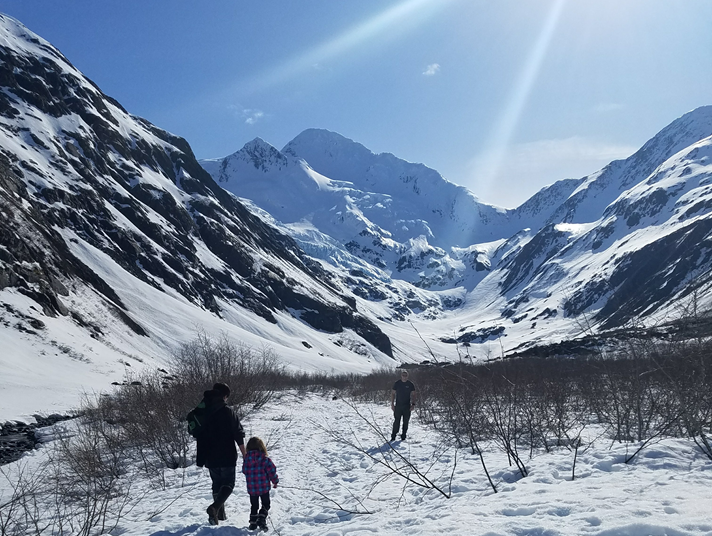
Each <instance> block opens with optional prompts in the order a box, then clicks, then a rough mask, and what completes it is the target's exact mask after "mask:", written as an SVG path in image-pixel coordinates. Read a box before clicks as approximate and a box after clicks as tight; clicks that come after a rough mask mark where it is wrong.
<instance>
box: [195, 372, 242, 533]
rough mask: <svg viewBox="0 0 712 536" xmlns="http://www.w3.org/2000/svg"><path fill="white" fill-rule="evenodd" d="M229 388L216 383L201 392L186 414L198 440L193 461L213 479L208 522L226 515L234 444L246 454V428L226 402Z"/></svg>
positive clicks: (214, 522) (232, 482)
mask: <svg viewBox="0 0 712 536" xmlns="http://www.w3.org/2000/svg"><path fill="white" fill-rule="evenodd" d="M229 396H230V388H229V387H228V386H227V385H226V384H224V383H216V384H215V385H213V388H212V389H210V390H208V391H205V393H203V400H202V401H201V402H200V404H199V405H198V407H196V408H195V409H194V410H193V411H191V412H190V413H189V414H188V419H187V420H188V431H189V432H190V434H191V435H192V436H193V437H195V438H196V439H197V440H198V453H197V456H196V460H195V463H196V465H197V466H198V467H207V468H208V469H209V471H210V479H211V481H212V491H213V502H212V504H211V505H210V506H208V509H207V513H208V522H209V523H210V524H211V525H217V524H218V522H219V521H222V520H225V519H227V517H226V516H225V501H226V500H227V498H228V497H229V496H230V494H231V493H232V490H233V489H234V488H235V467H236V466H237V448H235V444H237V447H239V449H240V452H241V453H242V456H243V457H244V456H245V452H246V451H245V431H244V430H243V428H242V424H240V419H239V418H238V417H237V415H236V414H235V412H234V411H233V409H232V408H230V407H229V406H228V405H227V399H228V397H229Z"/></svg>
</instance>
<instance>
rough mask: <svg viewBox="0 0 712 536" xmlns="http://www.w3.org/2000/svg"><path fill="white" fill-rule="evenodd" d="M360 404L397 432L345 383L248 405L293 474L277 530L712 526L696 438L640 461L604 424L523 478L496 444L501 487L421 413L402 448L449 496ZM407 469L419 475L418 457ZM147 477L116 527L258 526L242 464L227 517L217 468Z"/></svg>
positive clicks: (679, 532)
mask: <svg viewBox="0 0 712 536" xmlns="http://www.w3.org/2000/svg"><path fill="white" fill-rule="evenodd" d="M356 410H358V414H361V415H363V416H364V417H367V418H368V419H369V420H372V421H373V422H374V423H375V424H376V427H377V429H379V430H382V431H383V433H384V434H388V433H389V431H390V426H391V422H392V418H391V413H390V408H389V406H388V403H387V402H386V401H385V400H384V402H383V403H382V404H380V405H375V404H357V405H356V406H355V407H351V405H350V403H349V402H348V401H345V400H343V399H332V394H331V393H329V394H323V395H322V394H314V393H302V394H298V393H289V394H286V395H285V396H283V397H282V398H280V399H279V400H278V401H275V402H274V403H272V404H271V405H270V406H269V407H267V408H264V409H262V410H260V411H259V412H257V413H255V414H253V415H251V416H250V417H249V418H247V419H245V421H244V423H243V424H244V426H245V431H246V433H247V436H248V437H250V436H252V435H257V436H258V437H261V438H262V439H263V440H265V442H266V443H267V446H268V449H269V454H270V456H271V458H272V459H273V461H274V462H275V464H276V466H277V471H278V473H279V477H280V484H279V487H278V488H277V489H276V490H273V491H272V509H271V511H270V515H269V518H268V525H269V532H268V533H267V534H270V535H275V536H286V535H300V536H346V535H348V536H359V535H371V536H372V535H374V534H383V535H397V534H408V535H409V536H421V535H423V536H431V535H432V534H442V533H446V534H448V535H455V536H458V535H462V536H473V535H476V536H524V535H538V536H571V535H593V536H648V535H655V536H712V516H711V515H710V507H711V506H712V462H710V461H709V460H707V459H706V458H704V457H703V456H702V455H701V454H699V453H698V452H697V451H696V450H695V448H694V445H693V444H692V443H691V442H689V441H684V440H664V441H662V442H660V443H657V444H654V445H650V446H648V447H647V448H645V449H644V450H643V451H642V452H641V453H639V454H638V456H637V457H636V458H635V460H634V461H633V462H632V463H630V464H628V465H626V464H625V463H623V460H624V458H625V455H626V452H628V453H631V452H633V451H634V450H635V448H637V445H633V446H631V445H628V447H627V449H626V446H625V445H619V444H617V443H614V444H611V442H610V441H608V440H606V439H604V438H599V439H598V441H597V442H596V443H595V445H594V446H593V447H590V448H588V449H587V450H583V449H582V450H580V451H579V454H578V459H577V462H576V479H575V480H573V481H572V480H571V470H572V461H573V454H572V453H571V452H570V451H569V450H567V449H565V448H561V449H558V450H555V451H554V452H553V453H549V454H546V453H535V456H534V457H533V458H532V459H531V460H527V468H528V469H529V472H530V474H529V476H528V477H526V478H520V477H519V476H518V473H517V472H516V470H515V469H514V468H510V467H509V465H508V464H507V459H506V456H505V455H504V454H503V453H501V452H500V451H498V450H497V449H496V448H495V447H494V446H492V445H484V446H483V449H484V456H485V461H486V463H487V466H488V469H489V471H490V474H491V476H492V479H493V481H494V482H495V484H496V485H497V488H498V493H496V494H495V493H494V492H493V491H492V489H491V487H490V485H489V483H488V481H487V478H486V476H485V474H484V472H483V470H482V466H481V463H480V460H479V458H478V457H476V456H474V455H472V454H471V453H470V452H469V450H467V449H460V450H458V451H457V452H456V450H455V449H454V448H453V447H452V446H444V445H443V444H442V441H441V440H440V438H439V436H438V434H437V433H436V432H435V431H433V430H432V429H431V428H429V427H426V426H424V425H423V424H422V423H421V422H420V421H419V419H418V417H417V416H415V415H414V417H413V419H412V420H411V429H410V432H409V434H410V435H411V436H412V439H410V438H409V439H408V440H407V441H404V442H400V441H396V442H395V443H393V445H392V448H393V449H396V450H397V452H398V453H399V454H401V455H402V456H403V458H405V459H408V460H410V461H411V462H412V463H413V465H414V466H415V467H416V468H417V469H418V470H419V471H421V472H422V473H424V474H425V475H426V477H427V478H429V479H430V480H431V481H432V482H433V483H434V484H435V485H437V486H438V487H440V488H441V489H442V490H444V491H445V492H447V493H451V498H449V499H448V498H445V496H444V495H443V494H442V493H440V492H438V491H436V490H433V489H426V488H424V487H420V486H417V485H415V484H412V483H408V484H407V485H406V480H405V479H404V478H402V477H400V476H397V475H394V474H392V473H391V472H390V471H389V470H388V469H387V468H386V467H385V466H384V465H383V463H380V462H379V460H380V461H383V462H385V463H398V464H400V465H401V466H402V465H403V464H402V458H400V457H399V456H397V455H395V453H394V452H393V451H392V450H391V446H389V444H388V443H387V442H386V441H385V439H384V437H383V436H379V435H378V434H377V433H376V432H375V431H374V429H373V428H371V427H370V426H369V424H368V423H367V422H366V421H365V420H364V419H362V418H361V417H359V415H358V414H357V412H356ZM347 443H350V444H351V445H356V446H355V447H354V446H350V445H348V444H347ZM359 445H360V446H359ZM42 450H43V449H40V450H38V451H35V452H33V453H31V454H30V457H34V456H41V455H42ZM436 458H437V459H436ZM30 461H31V460H30ZM404 474H406V475H407V476H408V477H409V478H411V479H412V480H418V477H417V475H416V474H415V473H414V472H413V471H406V472H405V473H404ZM133 489H134V490H135V493H143V492H145V493H146V495H145V499H144V500H142V501H141V503H140V506H139V507H138V508H134V509H133V510H132V511H131V512H129V513H128V514H127V516H126V517H124V518H123V519H122V521H121V522H120V524H119V527H118V528H117V529H116V530H115V531H114V532H113V533H114V534H117V535H118V534H121V535H126V536H128V535H131V536H146V535H150V536H208V535H209V536H245V535H248V534H256V533H255V532H254V531H248V530H247V522H248V517H249V499H248V495H247V492H246V489H245V481H244V477H243V475H242V474H240V473H239V472H238V476H237V484H236V487H235V493H234V494H233V496H231V497H230V499H229V500H228V502H227V506H226V509H227V515H228V520H227V521H226V522H224V523H223V524H221V525H219V526H216V527H214V526H209V525H208V519H207V515H206V513H205V509H206V507H207V505H208V504H209V503H210V502H211V493H210V478H209V476H208V473H207V470H203V469H200V468H197V467H195V466H192V467H189V468H187V469H185V470H175V471H168V472H167V477H166V482H165V489H163V490H158V491H156V490H155V489H154V488H150V487H149V485H148V483H140V482H138V483H135V484H134V486H133Z"/></svg>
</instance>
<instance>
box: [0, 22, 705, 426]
mask: <svg viewBox="0 0 712 536" xmlns="http://www.w3.org/2000/svg"><path fill="white" fill-rule="evenodd" d="M0 60H2V61H1V62H0V344H1V345H2V347H3V349H4V351H3V352H0V370H1V371H2V380H1V383H0V386H1V387H2V397H3V398H2V404H0V408H2V409H3V410H5V409H6V408H8V407H9V406H8V404H7V403H6V400H12V402H13V408H14V410H13V411H15V410H17V408H20V407H23V408H26V409H28V411H29V410H32V409H34V410H39V409H43V410H48V409H51V408H52V405H53V404H56V405H58V406H62V407H65V408H66V407H68V406H70V405H72V404H73V402H74V401H75V400H76V398H77V396H78V393H79V392H80V391H81V390H82V389H86V388H87V382H89V384H90V385H91V387H96V388H99V389H101V388H102V387H105V386H106V385H107V384H108V383H109V382H110V381H112V380H120V379H122V376H123V375H124V372H125V370H127V367H137V366H138V367H140V366H145V365H151V366H154V365H156V364H159V363H161V362H162V361H163V360H165V359H166V358H167V356H169V355H170V354H171V352H173V351H175V349H176V348H177V347H178V346H180V344H181V343H183V342H186V341H188V340H190V339H192V338H194V337H195V335H196V331H200V330H203V331H205V332H207V333H208V334H209V335H215V336H220V335H221V334H223V335H225V336H227V337H230V338H233V339H238V340H240V341H243V342H245V343H246V344H248V345H250V346H253V347H261V346H263V345H264V346H267V347H269V348H271V349H272V350H274V352H275V353H276V354H277V355H278V356H279V357H280V358H281V359H282V360H283V361H284V362H285V363H287V364H288V365H289V366H292V367H295V368H301V369H321V370H338V371H360V370H367V369H370V368H372V367H374V366H378V365H393V364H395V363H397V362H399V361H419V360H422V359H429V358H431V355H432V354H434V355H436V356H438V358H443V359H454V358H456V357H457V355H458V351H459V352H462V351H467V352H469V353H470V355H473V356H475V357H478V358H480V357H488V356H490V355H491V354H492V353H495V354H496V355H500V354H506V355H511V354H513V353H516V352H520V351H524V350H526V349H529V348H531V347H533V346H536V345H546V344H556V343H560V342H561V341H567V340H569V339H572V338H576V337H579V336H581V335H582V334H583V333H584V332H585V333H595V332H597V331H600V330H602V329H607V328H619V327H621V326H625V325H631V324H635V325H640V324H645V323H651V322H658V321H660V320H661V319H662V320H665V319H669V318H672V317H674V316H675V315H676V314H679V311H680V308H681V307H683V306H684V305H685V304H686V303H688V302H689V301H690V300H691V299H692V297H694V298H695V299H696V300H697V298H699V300H697V301H696V302H695V304H696V305H700V306H705V305H708V304H709V300H710V298H709V297H708V296H712V293H710V292H709V290H710V289H709V287H710V285H711V282H710V273H711V268H712V258H711V255H712V254H711V253H710V252H711V251H712V248H711V247H710V245H711V242H712V238H711V236H712V235H711V234H710V233H711V231H712V211H711V209H712V185H711V183H712V167H711V164H710V155H711V154H712V137H711V136H712V107H703V108H699V109H697V110H694V111H692V112H690V113H688V114H686V115H684V116H683V117H681V118H679V119H678V120H676V121H674V122H673V123H671V125H669V126H668V127H666V128H665V129H663V130H662V131H661V132H660V133H659V134H658V135H656V136H655V137H653V138H652V139H651V140H650V141H649V142H648V143H646V144H645V146H643V148H641V150H640V151H638V152H637V153H636V154H634V155H633V156H631V157H630V158H628V159H626V160H621V161H617V162H613V163H611V164H610V165H608V166H606V167H605V168H604V169H603V170H601V171H600V172H598V173H594V174H592V175H590V176H588V177H583V178H580V179H566V180H562V181H558V182H555V183H553V184H552V185H551V186H549V187H546V188H544V189H542V190H541V191H540V192H538V193H537V194H536V195H534V196H533V197H532V198H531V199H529V200H528V201H526V202H525V203H524V204H522V205H521V206H520V207H517V208H516V209H503V208H499V207H495V206H492V205H489V204H486V203H483V202H481V201H479V200H478V199H477V198H476V197H475V196H474V195H473V194H472V193H471V192H469V191H468V190H466V189H465V188H462V187H460V186H456V185H454V184H452V183H450V182H448V181H446V180H445V179H444V178H443V177H442V176H441V175H440V174H438V173H437V172H436V171H434V170H432V169H429V168H427V167H426V166H423V165H421V164H413V163H409V162H406V161H404V160H401V159H399V158H397V157H395V156H393V155H390V154H373V153H372V152H371V151H369V150H368V149H366V148H365V147H363V146H362V145H360V144H358V143H356V142H354V141H351V140H349V139H347V138H345V137H343V136H341V135H339V134H336V133H333V132H328V131H324V130H307V131H305V132H303V133H302V134H300V135H299V136H297V138H295V139H294V140H293V141H291V142H290V143H288V144H287V145H286V146H285V147H284V148H283V149H282V150H278V149H276V148H274V147H272V146H271V145H269V144H268V143H267V142H265V141H263V140H260V139H256V140H254V141H252V142H250V143H248V144H247V145H246V146H245V147H244V148H243V149H241V150H240V151H238V152H236V153H235V154H233V155H231V156H229V157H226V158H224V159H219V160H210V161H203V162H201V163H200V164H199V163H198V162H197V161H196V160H195V158H194V156H193V154H192V151H191V149H190V147H189V145H188V143H187V142H186V141H185V140H183V139H181V138H179V137H176V136H174V135H172V134H170V133H168V132H165V131H164V130H161V129H160V128H158V127H156V126H154V125H152V124H150V123H149V122H147V121H145V120H143V119H141V118H138V117H136V116H133V115H131V114H130V113H129V112H127V111H126V110H124V109H123V108H122V107H121V105H120V104H119V103H118V102H116V101H115V100H113V99H111V98H110V97H108V96H106V95H104V94H103V93H102V92H101V90H100V89H99V88H97V87H96V85H94V84H93V83H92V82H91V81H90V80H88V79H87V78H86V77H84V76H83V75H82V73H80V72H79V71H77V70H76V69H75V68H74V67H73V66H72V65H71V63H70V62H69V61H68V60H67V59H66V58H64V56H62V54H61V53H60V52H59V51H57V50H56V49H55V48H53V47H52V46H51V45H50V44H49V43H48V42H46V41H45V40H43V39H42V38H40V37H38V36H37V35H35V34H33V33H32V32H30V31H29V30H27V29H26V28H25V27H24V26H22V25H21V24H20V23H18V22H17V21H15V20H13V19H11V18H9V17H5V16H1V17H0ZM201 164H202V167H201ZM206 170H207V172H206ZM211 175H212V176H211ZM221 186H222V188H221ZM223 188H225V189H223ZM226 190H227V191H226ZM230 192H232V193H230ZM232 194H234V195H232ZM455 343H460V344H464V343H467V345H468V346H467V349H466V350H463V348H462V347H457V348H456V347H455ZM30 386H33V387H40V388H42V390H43V392H44V393H47V396H46V399H45V400H43V401H39V400H37V397H36V396H35V395H34V394H33V393H34V390H33V389H29V387H30ZM67 401H70V402H67ZM0 418H2V415H0Z"/></svg>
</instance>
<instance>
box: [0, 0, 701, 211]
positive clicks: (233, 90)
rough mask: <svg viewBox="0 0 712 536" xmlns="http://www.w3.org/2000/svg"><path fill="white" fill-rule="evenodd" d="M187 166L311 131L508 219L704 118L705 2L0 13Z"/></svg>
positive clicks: (33, 8)
mask: <svg viewBox="0 0 712 536" xmlns="http://www.w3.org/2000/svg"><path fill="white" fill-rule="evenodd" d="M0 11H2V12H4V13H7V14H9V15H11V16H13V17H15V18H17V19H18V20H20V21H21V22H23V23H24V24H25V25H26V26H28V27H29V28H30V29H31V30H33V31H34V32H36V33H38V34H39V35H41V36H42V37H44V38H46V39H48V40H49V41H50V42H52V43H53V44H54V45H55V46H57V47H58V48H59V49H60V50H61V51H62V52H63V53H64V54H65V55H66V56H67V57H68V58H69V60H70V61H72V63H74V65H75V66H76V67H78V68H79V69H80V70H82V71H83V72H84V73H85V74H86V75H87V76H88V77H89V78H91V79H92V80H94V81H95V82H96V83H97V84H98V85H99V86H100V87H101V88H102V90H103V91H104V92H105V93H107V94H108V95H111V96H112V97H114V98H116V99H117V100H118V101H119V102H121V103H122V104H123V105H124V107H125V108H126V109H128V110H129V111H130V112H132V113H134V114H137V115H140V116H142V117H145V118H147V119H148V120H150V121H151V122H153V123H155V124H156V125H158V126H160V127H162V128H165V129H167V130H169V131H171V132H173V133H175V134H178V135H180V136H183V137H185V138H186V139H187V140H188V142H189V143H190V144H191V146H192V147H193V150H194V151H195V153H196V156H197V157H198V158H214V157H220V156H226V155H228V154H230V153H232V152H234V151H236V150H238V149H240V148H241V147H242V146H243V145H244V144H245V143H246V142H247V141H249V140H251V139H253V138H255V137H256V136H259V137H261V138H263V139H265V140H266V141H267V142H269V143H271V144H272V145H274V146H276V147H277V148H281V147H282V146H284V145H285V144H286V143H287V142H288V141H290V140H291V139H292V138H294V137H295V136H296V135H297V134H299V133H300V132H301V131H303V130H304V129H307V128H326V129H329V130H334V131H336V132H339V133H340V134H342V135H344V136H346V137H348V138H351V139H353V140H355V141H358V142H360V143H362V144H364V145H365V146H366V147H368V148H369V149H371V150H372V151H374V152H390V153H393V154H395V155H396V156H398V157H400V158H404V159H406V160H409V161H413V162H422V163H424V164H426V165H428V166H430V167H432V168H434V169H436V170H438V171H439V172H440V173H442V174H443V176H445V178H447V179H448V180H450V181H452V182H454V183H457V184H461V185H463V186H466V187H468V188H470V189H471V190H472V191H473V192H474V193H475V194H476V195H477V196H478V197H479V198H480V199H481V200H482V201H485V202H489V203H494V204H498V205H502V206H508V207H513V206H516V205H518V204H519V203H521V202H523V201H524V200H526V199H527V198H528V197H529V196H531V195H532V194H533V193H535V192H536V191H537V190H539V189H540V188H541V187H542V186H543V185H545V184H551V183H552V182H554V181H556V180H559V179H562V178H567V177H576V178H577V177H580V176H583V175H585V174H587V173H591V172H593V171H596V170H598V169H599V168H601V167H602V166H603V165H605V164H606V163H607V162H609V161H611V160H613V159H615V158H621V157H625V156H628V155H630V154H631V153H632V152H634V151H635V150H636V149H637V148H639V147H640V146H641V145H642V144H643V143H644V142H645V141H647V140H648V139H649V138H650V137H652V136H653V135H654V134H655V133H656V132H657V131H659V130H660V129H661V128H663V127H664V126H665V125H667V124H668V123H670V122H671V121H673V120H674V119H675V118H677V117H679V116H680V115H682V114H683V113H685V112H687V111H689V110H691V109H693V108H696V107H698V106H702V105H707V104H712V91H711V90H712V32H711V31H710V28H712V2H710V1H709V0H684V1H683V0H496V1H495V0H490V1H480V0H341V1H336V0H299V1H287V0H283V1H278V0H259V1H243V0H211V1H210V2H192V1H187V0H151V1H146V0H142V1H140V2H139V1H134V0H121V1H117V0H102V1H95V0H71V1H70V0H51V1H50V0H0Z"/></svg>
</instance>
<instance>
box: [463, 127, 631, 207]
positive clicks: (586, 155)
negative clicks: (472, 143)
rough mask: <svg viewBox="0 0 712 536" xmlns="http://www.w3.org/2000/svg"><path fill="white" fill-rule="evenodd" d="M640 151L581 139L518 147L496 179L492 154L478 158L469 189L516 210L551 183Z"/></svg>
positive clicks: (507, 155)
mask: <svg viewBox="0 0 712 536" xmlns="http://www.w3.org/2000/svg"><path fill="white" fill-rule="evenodd" d="M637 149H638V147H634V146H632V145H624V144H616V143H610V142H605V141H599V140H593V139H588V138H584V137H581V136H573V137H571V138H564V139H548V140H537V141H533V142H529V143H521V144H516V145H512V146H511V147H509V148H508V149H507V150H506V151H505V152H504V154H503V158H502V163H501V165H500V166H499V168H498V169H497V175H496V176H495V177H491V176H490V175H489V170H488V161H489V160H490V158H491V157H490V156H489V155H487V154H482V155H479V156H477V157H476V158H474V159H473V160H472V161H471V162H470V170H471V171H470V177H471V180H470V181H469V184H466V186H467V187H468V188H469V189H470V190H472V192H473V193H474V194H475V195H477V196H478V197H479V198H480V199H481V200H483V201H485V202H487V203H494V204H496V205H500V206H506V207H515V206H518V205H520V204H521V203H523V202H524V201H526V200H527V199H528V198H529V197H531V196H532V195H534V194H535V193H536V192H538V191H539V190H540V189H541V188H542V187H544V186H546V185H547V184H552V183H554V182H556V181H558V180H560V179H565V178H576V179H578V178H580V177H583V176H585V175H588V174H590V173H594V172H595V171H598V170H599V169H601V168H603V167H604V166H605V165H606V164H608V163H610V162H611V161H613V160H617V159H620V158H626V157H628V156H630V155H631V154H633V153H634V152H635V151H636V150H637Z"/></svg>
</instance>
